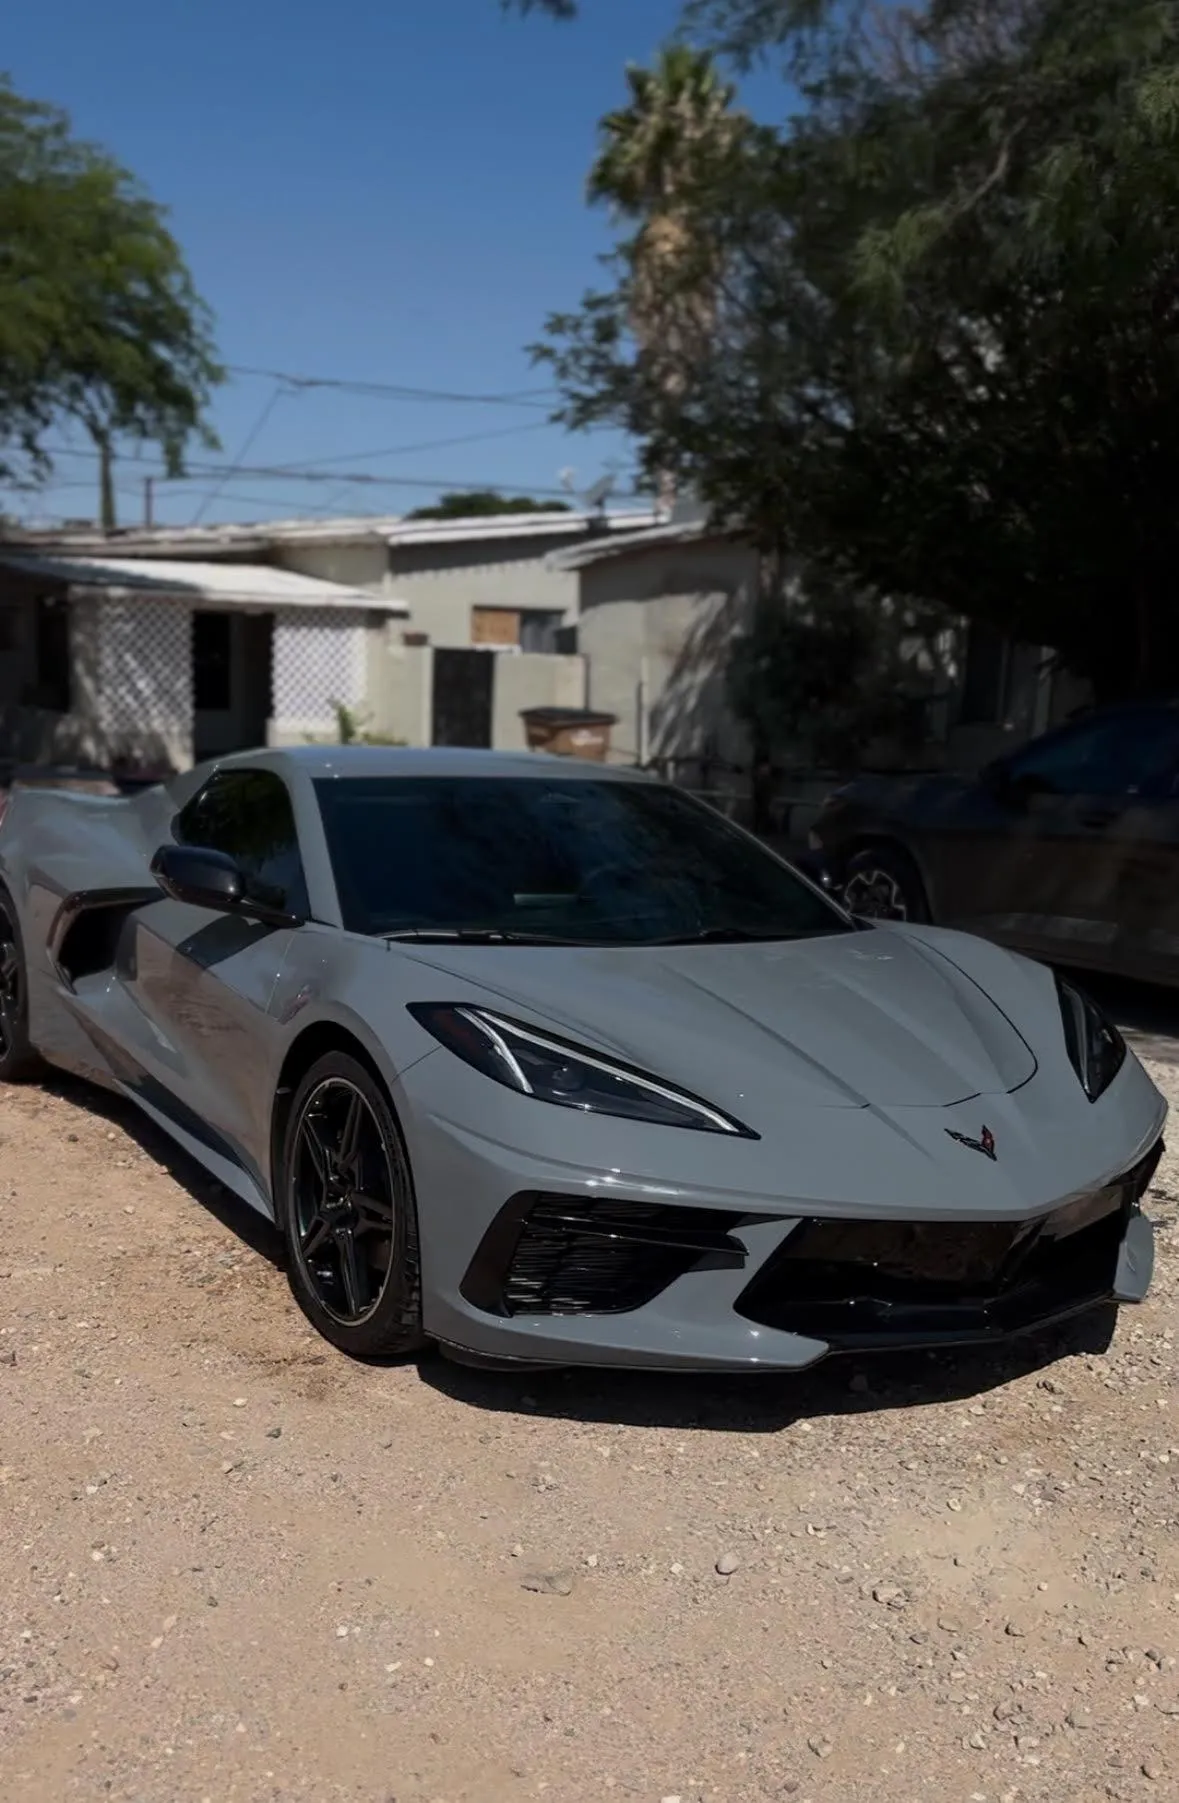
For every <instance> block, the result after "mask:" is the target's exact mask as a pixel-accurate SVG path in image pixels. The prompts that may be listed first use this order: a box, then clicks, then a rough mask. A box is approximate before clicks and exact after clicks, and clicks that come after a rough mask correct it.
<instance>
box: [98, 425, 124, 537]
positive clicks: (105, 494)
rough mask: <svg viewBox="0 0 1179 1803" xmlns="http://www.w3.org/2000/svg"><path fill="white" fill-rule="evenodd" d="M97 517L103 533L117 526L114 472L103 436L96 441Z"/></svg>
mask: <svg viewBox="0 0 1179 1803" xmlns="http://www.w3.org/2000/svg"><path fill="white" fill-rule="evenodd" d="M98 484H99V487H98V517H99V524H100V525H101V526H102V529H103V531H104V532H113V531H114V529H115V527H116V526H117V525H118V523H119V522H118V519H117V517H116V515H115V472H114V458H113V457H112V455H111V443H110V439H109V438H107V437H106V435H105V434H104V435H103V436H102V437H101V438H100V439H99V441H98Z"/></svg>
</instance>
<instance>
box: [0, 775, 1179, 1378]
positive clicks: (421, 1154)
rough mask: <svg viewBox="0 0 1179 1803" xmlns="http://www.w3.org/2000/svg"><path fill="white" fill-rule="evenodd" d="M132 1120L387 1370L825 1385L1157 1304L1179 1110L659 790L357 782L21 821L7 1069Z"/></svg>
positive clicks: (1025, 971)
mask: <svg viewBox="0 0 1179 1803" xmlns="http://www.w3.org/2000/svg"><path fill="white" fill-rule="evenodd" d="M38 1056H39V1057H40V1058H42V1059H45V1060H48V1061H49V1062H50V1063H52V1064H54V1065H58V1066H61V1067H63V1068H65V1069H68V1070H71V1071H74V1072H76V1073H80V1074H82V1075H84V1076H86V1077H88V1078H93V1079H95V1080H97V1081H98V1082H100V1083H103V1084H106V1085H107V1086H108V1087H111V1088H113V1089H116V1090H119V1091H121V1092H122V1093H124V1094H125V1095H128V1096H130V1097H132V1098H133V1099H134V1100H135V1101H136V1102H137V1103H138V1104H139V1106H140V1107H141V1108H142V1109H143V1110H144V1112H145V1113H146V1114H147V1115H149V1116H150V1117H151V1119H152V1120H153V1121H155V1122H156V1124H157V1125H158V1126H159V1127H161V1128H163V1129H164V1130H165V1131H166V1132H167V1133H169V1134H171V1135H172V1136H173V1138H174V1139H175V1140H177V1141H178V1142H179V1143H180V1144H181V1145H182V1146H184V1147H185V1148H186V1149H187V1150H188V1151H189V1152H190V1153H191V1154H192V1155H193V1157H195V1158H196V1159H198V1160H199V1161H200V1162H201V1163H202V1164H203V1165H204V1166H205V1167H206V1168H207V1169H208V1170H209V1171H210V1172H212V1173H213V1174H214V1175H215V1176H216V1177H217V1178H219V1179H220V1180H221V1181H222V1182H223V1183H224V1184H225V1185H227V1186H228V1188H229V1189H230V1190H232V1191H234V1192H235V1193H236V1194H237V1195H238V1196H240V1197H241V1198H243V1199H244V1201H246V1202H247V1203H249V1204H251V1205H252V1206H253V1207H254V1208H256V1209H258V1210H260V1211H261V1212H262V1213H263V1214H265V1215H267V1216H269V1217H272V1218H273V1219H274V1220H276V1221H277V1223H278V1225H279V1227H280V1228H281V1231H282V1233H283V1235H284V1236H285V1241H286V1246H287V1251H288V1263H289V1270H290V1279H291V1283H292V1286H293V1289H294V1292H295V1295H296V1297H297V1298H298V1300H299V1302H300V1304H301V1305H302V1307H303V1308H304V1310H305V1311H306V1313H307V1314H308V1316H309V1317H310V1319H311V1320H312V1321H313V1322H314V1324H315V1325H316V1327H317V1328H319V1329H320V1331H321V1332H322V1333H323V1334H324V1335H325V1336H326V1337H327V1338H328V1339H329V1340H331V1341H332V1342H333V1343H334V1344H335V1345H337V1346H339V1347H341V1348H342V1349H344V1350H345V1351H348V1352H351V1353H355V1354H359V1355H372V1354H378V1353H398V1352H407V1351H410V1350H412V1349H413V1348H415V1347H416V1346H418V1345H419V1344H421V1343H422V1342H423V1340H428V1339H432V1340H434V1341H437V1342H439V1343H441V1345H442V1346H443V1349H444V1350H448V1351H450V1352H451V1353H452V1354H454V1355H456V1356H459V1357H461V1358H465V1359H467V1360H472V1361H474V1362H482V1363H492V1364H512V1363H516V1364H524V1365H529V1364H533V1365H545V1364H549V1365H570V1364H598V1365H615V1366H647V1367H663V1368H668V1369H673V1368H678V1369H696V1370H706V1369H708V1370H729V1371H737V1370H752V1369H759V1370H766V1369H779V1370H785V1369H798V1368H801V1367H803V1366H807V1365H812V1364H814V1363H815V1362H816V1361H817V1360H819V1359H821V1358H823V1357H824V1356H825V1355H826V1354H827V1353H829V1352H832V1351H846V1350H862V1349H869V1348H876V1347H891V1346H898V1345H910V1346H911V1345H941V1344H947V1343H963V1342H974V1341H988V1340H991V1339H995V1338H998V1337H1001V1336H1004V1335H1007V1334H1010V1333H1014V1332H1018V1331H1020V1330H1023V1329H1026V1328H1029V1327H1034V1326H1038V1325H1041V1324H1043V1323H1045V1322H1049V1321H1054V1320H1058V1319H1061V1318H1063V1317H1065V1316H1068V1315H1071V1314H1074V1313H1076V1312H1078V1311H1080V1310H1083V1309H1085V1308H1087V1307H1090V1306H1091V1305H1093V1304H1095V1303H1099V1302H1109V1301H1110V1300H1115V1301H1120V1302H1126V1301H1138V1300H1141V1298H1142V1296H1143V1295H1144V1294H1145V1291H1146V1288H1147V1285H1148V1283H1149V1281H1150V1275H1151V1266H1152V1261H1153V1245H1152V1235H1151V1228H1150V1225H1149V1223H1148V1221H1147V1219H1146V1217H1145V1216H1144V1215H1142V1214H1141V1213H1140V1212H1139V1204H1140V1201H1141V1198H1142V1195H1143V1192H1144V1190H1145V1189H1146V1186H1147V1184H1148V1182H1149V1180H1150V1177H1151V1174H1152V1172H1153V1170H1154V1168H1155V1165H1156V1163H1157V1160H1158V1158H1159V1154H1160V1149H1161V1138H1160V1136H1161V1133H1162V1129H1163V1123H1164V1117H1165V1112H1166V1111H1165V1106H1164V1103H1163V1101H1162V1098H1161V1097H1160V1095H1159V1093H1158V1091H1157V1090H1156V1089H1155V1088H1154V1086H1153V1084H1152V1083H1151V1082H1150V1081H1149V1079H1148V1078H1147V1076H1146V1074H1145V1072H1144V1071H1143V1070H1142V1068H1141V1066H1140V1065H1139V1064H1138V1062H1137V1061H1136V1059H1135V1058H1134V1057H1133V1055H1132V1054H1130V1053H1129V1052H1128V1051H1127V1049H1126V1047H1125V1045H1124V1044H1123V1042H1122V1040H1121V1038H1120V1037H1119V1035H1118V1033H1117V1031H1116V1029H1115V1028H1114V1027H1113V1026H1112V1025H1111V1024H1110V1023H1109V1022H1108V1021H1107V1020H1106V1019H1105V1018H1104V1017H1103V1016H1102V1014H1101V1013H1100V1012H1099V1011H1098V1009H1097V1008H1096V1007H1095V1006H1094V1005H1093V1004H1092V1002H1090V1001H1089V1000H1088V999H1087V998H1086V997H1085V996H1084V995H1082V994H1081V993H1080V992H1079V991H1078V990H1076V989H1074V988H1073V987H1072V986H1071V985H1070V984H1068V983H1066V982H1063V981H1060V980H1058V979H1057V978H1056V977H1054V976H1053V975H1052V973H1051V972H1050V971H1048V970H1047V969H1045V968H1043V967H1042V966H1040V965H1038V964H1035V963H1032V962H1030V961H1028V960H1026V959H1024V958H1022V957H1018V956H1014V955H1012V954H1011V953H1009V952H1006V951H1003V950H1000V949H999V948H998V947H996V946H994V945H991V944H988V943H986V942H984V941H983V940H981V939H974V938H970V937H967V936H965V935H963V934H959V933H953V932H947V931H942V930H939V929H937V928H934V927H918V926H912V925H907V924H893V923H885V924H876V925H872V924H868V923H860V922H856V921H853V920H852V919H851V918H850V917H849V916H848V915H847V914H845V913H844V912H843V911H842V910H841V909H840V908H839V907H837V906H836V905H835V904H833V903H832V902H831V901H830V900H828V899H827V898H826V897H825V896H824V895H823V894H822V893H821V892H820V890H819V889H817V888H816V887H814V886H813V885H812V884H810V883H809V882H808V881H806V880H805V879H804V878H803V877H802V876H800V875H799V874H798V873H797V872H796V871H794V870H793V869H792V868H791V867H790V866H789V865H787V864H785V863H783V862H782V861H781V860H780V859H778V858H777V857H775V856H774V855H773V854H771V853H770V852H768V851H766V850H765V849H764V848H763V847H762V846H760V845H759V844H758V843H757V842H756V841H754V840H753V839H751V838H750V837H748V836H747V835H746V834H744V833H743V832H741V831H739V830H738V829H737V828H735V827H733V826H731V825H729V824H728V823H727V822H726V821H724V820H722V819H721V818H720V817H719V816H717V815H715V814H713V813H712V812H710V811H709V810H708V809H706V808H704V807H703V806H702V805H700V804H699V803H697V802H695V801H693V800H692V799H690V798H689V797H688V796H686V795H684V794H683V793H681V792H679V791H677V790H675V789H673V788H671V787H668V786H667V785H665V784H663V783H661V782H658V781H656V780H654V779H651V778H648V777H644V776H641V775H638V774H637V773H634V772H629V771H614V770H606V769H604V768H602V767H601V766H599V765H590V764H584V765H582V764H576V763H572V762H568V761H565V760H561V759H554V758H547V757H542V756H539V755H520V756H506V755H495V754H491V753H478V752H445V751H425V752H415V751H392V750H390V751H385V750H379V749H370V748H351V747H350V748H343V749H337V748H316V747H311V746H306V747H302V748H299V749H296V750H286V751H267V752H257V753H250V754H245V753H243V754H241V755H238V756H235V757H231V758H226V759H224V760H222V761H221V762H219V763H217V764H216V765H207V766H205V767H204V768H201V769H197V770H194V771H192V772H190V773H189V774H187V775H185V776H182V777H179V778H177V779H176V780H175V781H174V782H172V783H170V784H168V785H167V786H165V787H155V788H151V789H148V790H145V791H143V792H142V793H140V794H138V795H135V796H132V797H108V796H102V795H92V794H89V795H88V794H77V793H70V792H67V791H57V790H52V789H45V790H37V789H17V790H14V791H13V794H12V797H11V800H10V803H9V806H8V809H7V811H6V813H5V815H4V818H3V822H2V823H0V1078H2V1079H5V1080H8V1081H12V1080H15V1079H17V1078H19V1077H22V1076H24V1075H27V1074H29V1073H30V1072H31V1071H32V1070H33V1069H34V1068H35V1064H36V1060H37V1058H38Z"/></svg>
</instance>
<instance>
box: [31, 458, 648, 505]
mask: <svg viewBox="0 0 1179 1803" xmlns="http://www.w3.org/2000/svg"><path fill="white" fill-rule="evenodd" d="M46 448H47V450H48V451H49V454H50V456H55V455H63V456H69V457H86V458H95V457H97V456H98V452H97V451H87V450H82V449H76V450H75V449H64V448H63V449H62V450H60V451H57V450H55V449H54V448H53V447H52V446H47V447H46ZM148 473H152V474H155V475H156V480H157V482H158V483H159V484H160V485H161V486H163V485H164V484H168V485H172V484H175V483H181V482H191V481H194V480H196V481H200V480H205V481H217V480H218V479H220V478H225V479H226V480H228V479H230V478H236V477H238V476H254V477H258V478H261V479H264V480H272V481H276V482H284V483H286V482H300V483H308V484H310V485H312V486H314V485H315V484H317V483H324V482H329V483H331V484H333V485H334V486H336V487H339V486H340V484H341V481H344V482H346V484H347V486H348V487H350V488H351V487H361V486H363V487H371V488H429V489H434V490H441V489H449V490H456V489H459V490H468V491H471V490H475V489H493V490H495V491H497V492H500V493H504V494H511V495H524V494H533V495H552V496H557V497H560V498H564V497H565V496H566V495H567V494H568V490H567V489H565V488H553V487H551V486H549V485H547V484H544V483H538V482H528V483H519V482H513V483H508V482H505V481H504V480H503V478H502V477H501V476H498V475H495V476H476V477H471V476H391V475H388V474H387V473H380V472H377V471H370V470H365V471H357V472H356V473H355V474H354V475H350V476H348V477H345V478H341V475H340V472H339V470H338V469H335V470H332V469H292V468H291V467H290V466H289V465H285V466H284V465H281V464H245V463H241V464H224V463H193V464H190V465H189V467H188V469H187V471H186V472H185V474H184V475H183V476H168V475H166V474H163V473H157V472H154V471H153V472H148V471H145V472H144V474H148ZM619 498H620V499H624V500H626V499H645V498H646V497H645V496H640V495H639V493H638V491H636V490H633V489H632V490H628V491H619Z"/></svg>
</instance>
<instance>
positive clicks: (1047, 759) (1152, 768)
mask: <svg viewBox="0 0 1179 1803" xmlns="http://www.w3.org/2000/svg"><path fill="white" fill-rule="evenodd" d="M1009 769H1010V773H1011V775H1012V776H1013V777H1014V778H1015V780H1016V781H1017V782H1019V781H1023V782H1026V783H1028V785H1029V786H1030V787H1033V788H1036V789H1040V790H1042V791H1043V792H1044V793H1046V794H1052V795H1142V796H1144V797H1147V798H1152V799H1159V798H1163V797H1166V796H1170V795H1172V794H1174V793H1175V776H1176V772H1177V771H1179V712H1176V713H1174V714H1172V713H1169V712H1167V713H1157V714H1156V713H1146V712H1143V713H1128V714H1114V715H1109V716H1107V717H1106V718H1105V719H1101V720H1091V721H1088V722H1087V723H1086V724H1085V725H1084V726H1077V727H1074V728H1072V729H1071V730H1070V731H1068V732H1065V733H1061V734H1060V735H1059V737H1054V738H1051V739H1048V740H1045V741H1044V742H1043V743H1042V744H1040V745H1034V746H1032V747H1031V749H1030V750H1028V751H1025V752H1022V753H1021V754H1020V755H1019V756H1018V757H1015V758H1012V760H1011V763H1010V765H1009Z"/></svg>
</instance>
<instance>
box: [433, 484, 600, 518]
mask: <svg viewBox="0 0 1179 1803" xmlns="http://www.w3.org/2000/svg"><path fill="white" fill-rule="evenodd" d="M569 511H570V509H569V507H568V504H567V503H566V502H564V501H534V500H532V499H530V498H529V496H527V495H501V494H499V493H497V492H496V490H495V489H493V488H476V489H471V490H469V491H468V492H466V493H462V492H456V493H453V494H448V495H443V496H442V499H441V500H440V501H437V502H436V503H435V504H434V505H433V506H432V507H415V508H414V510H413V512H412V513H407V514H406V516H405V517H406V519H407V520H465V519H481V518H482V517H483V516H484V515H485V514H486V515H494V514H500V513H568V512H569Z"/></svg>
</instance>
